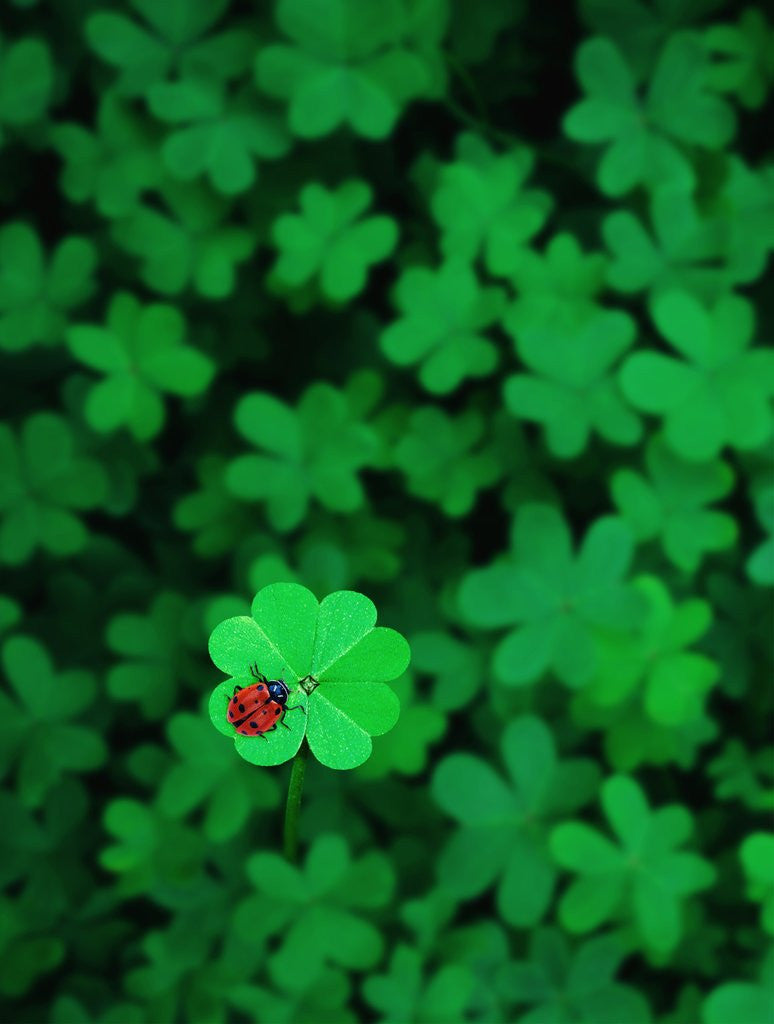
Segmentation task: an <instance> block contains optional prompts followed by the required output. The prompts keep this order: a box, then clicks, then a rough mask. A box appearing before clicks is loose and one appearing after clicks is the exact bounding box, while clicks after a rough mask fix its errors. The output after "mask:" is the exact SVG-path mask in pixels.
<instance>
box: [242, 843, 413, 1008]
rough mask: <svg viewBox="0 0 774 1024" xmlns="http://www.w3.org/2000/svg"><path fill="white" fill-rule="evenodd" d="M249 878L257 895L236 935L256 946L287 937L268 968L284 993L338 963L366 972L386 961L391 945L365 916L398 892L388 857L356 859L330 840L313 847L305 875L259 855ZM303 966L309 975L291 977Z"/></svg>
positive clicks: (250, 897)
mask: <svg viewBox="0 0 774 1024" xmlns="http://www.w3.org/2000/svg"><path fill="white" fill-rule="evenodd" d="M247 875H248V878H249V879H250V882H251V883H252V885H253V887H254V888H255V890H256V891H255V893H249V892H248V894H247V895H245V896H244V897H243V899H241V900H240V903H239V907H238V908H237V911H236V914H235V915H234V929H235V931H236V933H237V934H238V935H239V936H240V937H241V938H242V939H243V940H245V941H248V942H250V943H255V942H259V941H260V940H261V939H264V938H267V937H269V936H279V937H280V938H278V941H277V945H278V948H276V947H275V948H276V952H273V953H272V954H271V955H270V956H269V957H268V958H267V969H268V973H269V975H270V977H271V978H272V979H273V980H274V981H275V982H276V983H277V984H278V985H279V986H281V987H282V988H283V989H286V990H290V991H292V990H293V989H294V988H299V987H304V986H305V985H307V984H308V983H309V980H310V979H314V978H318V977H319V976H320V975H321V974H322V972H323V971H324V970H325V968H326V966H328V965H329V964H331V963H333V964H335V965H337V966H341V967H345V968H348V969H349V970H366V969H367V968H370V967H373V966H374V965H375V964H376V963H377V962H378V961H379V958H380V956H381V954H382V950H383V947H384V943H383V940H382V937H381V934H380V931H379V929H378V928H377V927H376V926H375V925H374V924H372V923H371V921H369V920H368V919H367V917H366V916H365V913H364V912H367V911H368V910H371V909H375V908H379V907H383V906H385V905H386V904H387V903H388V902H389V900H390V897H391V895H392V892H393V888H394V884H395V877H394V872H393V868H392V865H391V863H390V861H389V860H388V858H387V857H386V856H385V855H384V854H383V853H380V852H377V851H372V852H370V853H366V854H364V855H363V856H362V857H360V858H358V859H357V860H354V859H353V858H352V855H351V853H350V851H349V848H348V846H347V843H346V840H344V839H343V838H342V837H341V836H338V835H332V834H326V835H322V836H319V837H318V838H317V839H315V841H314V842H313V843H312V845H311V846H310V848H309V852H308V853H307V855H306V859H305V863H304V866H303V868H297V867H294V866H292V865H290V864H288V863H286V862H285V861H284V860H283V859H282V858H281V857H280V856H278V855H277V854H274V853H256V854H253V856H252V857H250V858H249V860H248V861H247ZM298 962H303V965H304V969H303V971H298V972H293V971H288V964H293V963H298ZM294 975H299V977H294Z"/></svg>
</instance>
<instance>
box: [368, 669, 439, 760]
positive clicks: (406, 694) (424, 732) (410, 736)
mask: <svg viewBox="0 0 774 1024" xmlns="http://www.w3.org/2000/svg"><path fill="white" fill-rule="evenodd" d="M391 688H392V689H393V690H394V691H395V693H396V695H397V697H398V700H399V701H400V718H399V719H398V721H397V722H396V724H395V727H394V728H393V729H391V730H390V731H389V732H388V733H387V734H386V735H383V736H380V737H379V738H378V740H377V742H376V743H375V744H374V748H373V753H372V754H371V757H370V758H369V760H368V761H366V763H365V764H364V765H361V767H360V769H359V771H358V774H359V776H360V777H361V778H363V779H381V778H384V777H385V776H388V775H391V774H392V773H393V772H394V773H397V774H400V775H420V774H421V773H423V772H424V771H425V769H426V768H427V762H428V758H429V757H430V750H429V748H430V747H431V745H432V744H433V743H435V742H436V741H437V740H439V739H440V738H441V737H442V736H443V734H444V733H445V732H446V716H445V715H443V714H442V713H441V712H440V711H437V710H436V708H435V707H434V706H433V705H432V704H431V703H430V702H428V701H424V700H422V699H421V697H418V696H417V694H416V692H415V687H414V685H413V683H412V681H411V678H410V676H409V675H408V674H406V675H404V676H403V677H402V678H401V679H400V680H398V681H397V682H396V683H393V684H392V687H391Z"/></svg>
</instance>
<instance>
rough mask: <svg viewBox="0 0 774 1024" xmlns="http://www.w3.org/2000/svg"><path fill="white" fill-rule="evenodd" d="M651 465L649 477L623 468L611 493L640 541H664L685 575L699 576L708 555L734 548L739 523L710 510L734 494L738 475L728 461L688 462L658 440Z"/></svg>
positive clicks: (648, 457) (651, 447)
mask: <svg viewBox="0 0 774 1024" xmlns="http://www.w3.org/2000/svg"><path fill="white" fill-rule="evenodd" d="M645 464H646V466H647V470H648V476H647V477H645V476H642V475H641V474H640V473H637V472H635V471H634V470H633V469H621V470H618V472H616V473H615V474H614V476H613V478H612V482H611V488H610V489H611V492H612V496H613V501H614V502H615V504H616V505H617V507H618V510H619V512H620V513H621V515H622V516H623V518H624V519H625V520H626V522H627V523H628V524H629V526H631V528H632V530H633V532H634V535H635V537H636V538H637V540H638V541H644V540H654V539H656V538H658V539H659V540H660V542H661V545H662V547H663V549H664V554H665V555H666V556H667V558H668V559H669V560H670V561H671V562H672V563H673V564H674V565H676V566H677V567H678V568H680V569H682V570H683V571H685V572H695V571H696V569H698V567H699V566H700V565H701V562H702V560H703V558H704V556H705V555H706V554H707V553H708V552H712V551H723V550H725V549H726V548H729V547H731V545H732V544H733V543H734V541H735V540H736V537H737V533H738V530H737V525H736V522H735V520H734V519H733V517H732V516H730V515H728V514H727V513H726V512H719V511H717V510H716V509H711V508H707V505H709V504H710V503H711V502H715V501H718V499H720V498H724V497H726V495H728V494H729V492H730V491H731V490H732V489H733V485H734V474H733V472H732V471H731V469H730V468H729V466H727V465H726V463H725V462H721V461H720V460H719V459H713V460H712V461H710V462H686V461H685V460H684V459H681V458H680V457H679V456H677V455H675V454H673V453H672V452H671V451H670V450H669V448H667V446H666V445H665V444H664V442H663V441H662V440H661V438H659V437H654V438H652V439H651V440H650V441H649V442H648V446H647V448H646V450H645Z"/></svg>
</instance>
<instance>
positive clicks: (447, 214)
mask: <svg viewBox="0 0 774 1024" xmlns="http://www.w3.org/2000/svg"><path fill="white" fill-rule="evenodd" d="M533 163H534V156H533V154H532V152H531V151H530V150H529V149H527V148H526V147H524V146H522V147H519V148H517V149H514V150H513V151H512V152H510V153H505V154H503V155H501V156H498V155H496V154H495V153H493V152H492V151H491V150H490V148H489V146H487V144H486V143H485V142H484V141H483V140H481V139H479V138H477V137H476V136H474V135H462V136H460V138H459V139H458V142H457V159H456V160H455V161H454V162H453V163H450V164H446V165H444V166H443V167H442V168H441V170H440V173H439V175H438V184H437V187H436V189H435V192H434V194H433V199H432V211H433V216H434V217H435V219H436V221H437V222H438V224H439V226H440V228H441V230H442V232H443V234H442V241H441V249H442V251H443V253H444V255H445V256H454V257H461V258H463V259H467V260H472V259H474V258H475V257H476V256H477V255H478V254H479V252H481V253H483V257H484V262H485V264H486V267H487V269H488V270H489V271H490V273H492V274H495V275H499V276H507V275H508V274H509V273H510V272H511V271H512V270H513V269H514V267H515V266H516V265H517V263H518V261H519V257H520V254H521V252H522V251H523V247H524V246H525V244H526V243H527V242H528V241H529V239H530V238H531V237H532V236H533V235H535V234H537V232H538V231H539V230H540V228H541V227H542V226H543V224H544V222H545V220H546V217H547V216H548V212H549V209H550V206H551V200H550V197H549V196H548V194H547V193H546V192H541V191H539V190H538V189H524V188H523V185H524V182H525V181H526V179H527V178H528V177H529V175H530V173H531V171H532V166H533Z"/></svg>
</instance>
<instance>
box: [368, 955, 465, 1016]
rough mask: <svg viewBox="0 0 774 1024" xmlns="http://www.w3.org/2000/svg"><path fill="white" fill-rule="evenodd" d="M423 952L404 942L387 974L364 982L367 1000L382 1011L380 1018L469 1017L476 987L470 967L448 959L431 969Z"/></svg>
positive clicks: (370, 977) (374, 975) (391, 962)
mask: <svg viewBox="0 0 774 1024" xmlns="http://www.w3.org/2000/svg"><path fill="white" fill-rule="evenodd" d="M423 961H424V958H423V956H422V954H421V953H420V952H419V951H418V950H416V949H413V948H412V947H410V946H406V945H403V944H402V943H400V944H399V945H397V946H396V947H395V949H394V950H393V953H392V956H391V957H390V963H389V969H388V971H387V973H386V974H372V975H370V976H369V977H368V978H366V979H365V981H364V982H363V996H364V998H365V1000H366V1002H367V1003H368V1004H369V1005H370V1006H372V1007H373V1008H374V1009H375V1010H377V1011H378V1012H379V1013H381V1017H380V1018H379V1020H380V1021H383V1022H385V1024H386V1022H392V1021H452V1020H466V1019H468V1018H467V1014H466V1010H467V1008H468V1006H469V1005H470V1003H471V1000H472V997H473V994H474V991H475V989H476V978H475V976H474V974H473V973H472V971H471V970H470V968H469V967H467V966H466V965H465V964H459V963H445V964H442V965H441V966H439V967H438V968H437V969H433V968H430V969H428V968H427V967H426V965H425V964H424V962H423Z"/></svg>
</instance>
